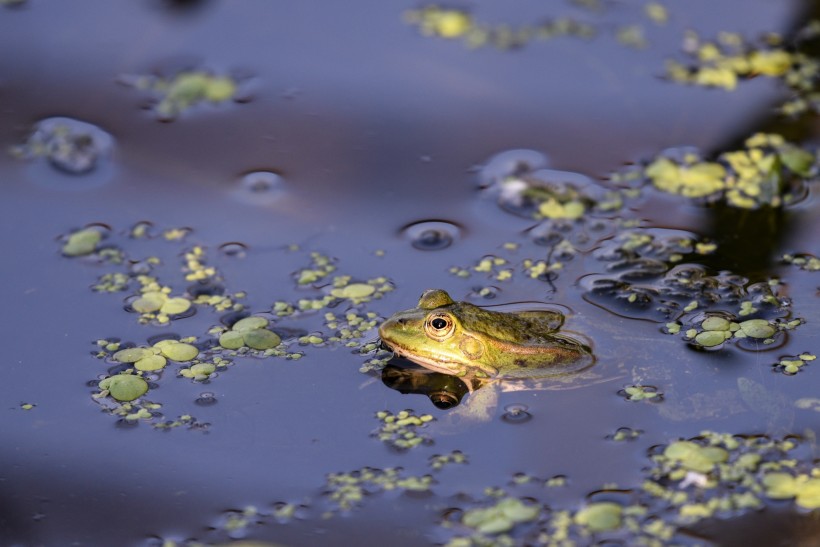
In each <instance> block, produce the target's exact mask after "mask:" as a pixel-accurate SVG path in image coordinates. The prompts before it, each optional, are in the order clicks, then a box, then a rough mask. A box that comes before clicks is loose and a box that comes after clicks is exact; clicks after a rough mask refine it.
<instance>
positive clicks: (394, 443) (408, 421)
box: [373, 409, 435, 450]
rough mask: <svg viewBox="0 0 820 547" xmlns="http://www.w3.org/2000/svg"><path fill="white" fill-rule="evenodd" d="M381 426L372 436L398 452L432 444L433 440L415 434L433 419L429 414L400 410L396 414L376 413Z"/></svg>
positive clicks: (387, 412) (384, 411)
mask: <svg viewBox="0 0 820 547" xmlns="http://www.w3.org/2000/svg"><path fill="white" fill-rule="evenodd" d="M376 418H378V419H379V420H380V421H381V422H382V425H381V427H379V429H377V430H376V431H374V432H373V436H374V437H376V438H378V439H379V440H380V441H382V442H383V443H385V444H387V445H388V446H391V447H393V448H396V449H399V450H406V449H408V448H413V447H415V446H419V445H420V444H422V443H424V444H432V442H433V440H432V439H431V438H430V437H428V436H426V435H421V434H419V433H418V432H417V429H419V428H421V427H424V425H425V424H426V423H428V422H432V421H433V420H434V419H435V418H433V416H431V415H430V414H421V415H418V416H417V415H416V414H414V413H413V411H412V410H409V409H408V410H402V411H401V412H399V413H398V414H395V415H394V414H393V413H391V412H389V411H386V410H382V411H380V412H377V413H376Z"/></svg>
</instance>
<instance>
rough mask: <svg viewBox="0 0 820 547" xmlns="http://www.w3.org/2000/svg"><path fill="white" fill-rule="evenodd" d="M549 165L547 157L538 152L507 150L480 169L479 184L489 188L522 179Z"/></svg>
mask: <svg viewBox="0 0 820 547" xmlns="http://www.w3.org/2000/svg"><path fill="white" fill-rule="evenodd" d="M547 165H549V159H548V158H547V156H546V155H545V154H542V153H541V152H538V151H536V150H527V149H520V150H506V151H504V152H500V153H498V154H496V155H494V156H492V157H491V158H490V159H489V160H487V161H486V162H485V163H484V165H482V166H481V167H480V168H479V169H478V184H479V187H481V188H488V187H490V186H493V185H494V184H497V183H499V182H501V181H503V180H505V179H508V178H511V177H520V176H523V175H525V174H527V173H531V172H532V171H535V170H537V169H542V168H544V167H546V166H547Z"/></svg>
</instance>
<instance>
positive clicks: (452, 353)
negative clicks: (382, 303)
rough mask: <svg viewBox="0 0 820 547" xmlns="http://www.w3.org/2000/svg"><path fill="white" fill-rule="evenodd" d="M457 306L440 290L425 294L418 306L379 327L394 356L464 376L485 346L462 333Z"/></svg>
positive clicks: (446, 372) (473, 366)
mask: <svg viewBox="0 0 820 547" xmlns="http://www.w3.org/2000/svg"><path fill="white" fill-rule="evenodd" d="M456 307H457V304H456V303H455V302H454V301H453V299H452V298H450V295H449V294H447V293H446V292H445V291H443V290H441V289H431V290H428V291H425V292H424V294H422V295H421V298H420V299H419V304H418V307H416V308H413V309H409V310H405V311H400V312H398V313H396V314H394V315H393V316H392V317H390V318H389V319H387V320H386V321H385V322H384V323H382V324H381V326H380V327H379V336H380V337H381V339H382V342H383V343H384V344H385V345H387V346H388V347H389V348H390V349H391V350H393V352H394V353H395V354H396V355H400V356H402V357H406V358H407V359H410V360H411V361H414V362H416V363H418V364H420V365H422V366H424V367H426V368H429V369H431V370H435V371H438V372H443V373H445V374H455V375H458V376H464V375H466V374H468V372H470V370H471V369H474V368H475V367H476V364H477V361H478V360H479V359H480V358H481V357H482V355H483V354H484V349H485V348H484V343H483V342H481V341H480V340H479V339H478V338H476V337H474V336H470V335H469V334H467V333H465V332H464V329H463V327H462V325H461V322H460V320H459V317H458V314H457V309H456Z"/></svg>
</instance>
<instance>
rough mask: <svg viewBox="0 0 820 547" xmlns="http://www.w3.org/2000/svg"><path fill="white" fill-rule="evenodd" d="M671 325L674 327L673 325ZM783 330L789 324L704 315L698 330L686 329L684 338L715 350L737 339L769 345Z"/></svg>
mask: <svg viewBox="0 0 820 547" xmlns="http://www.w3.org/2000/svg"><path fill="white" fill-rule="evenodd" d="M741 309H742V308H741ZM672 325H673V327H674V325H675V324H672ZM781 325H783V326H782V327H781ZM667 326H668V325H667ZM785 328H789V323H777V322H774V321H768V320H766V319H747V320H746V321H740V322H736V321H734V320H733V318H732V317H727V316H725V315H717V314H706V315H705V317H704V318H703V320H702V321H701V322H700V324H699V325H698V328H691V329H688V330H687V331H686V332H685V334H684V337H685V338H686V339H687V340H689V341H691V342H692V343H693V344H695V345H698V346H701V347H704V348H717V347H720V346H722V345H723V343H724V342H726V341H727V340H732V339H739V338H754V339H757V340H760V341H761V342H762V343H763V344H771V343H773V342H774V341H775V338H774V337H775V335H776V334H777V333H778V332H780V331H781V330H783V329H785ZM671 330H674V328H673V329H671ZM671 330H670V332H671Z"/></svg>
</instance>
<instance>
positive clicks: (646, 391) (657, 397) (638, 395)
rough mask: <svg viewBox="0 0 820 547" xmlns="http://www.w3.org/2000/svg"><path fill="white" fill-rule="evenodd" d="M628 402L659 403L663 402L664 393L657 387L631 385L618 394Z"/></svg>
mask: <svg viewBox="0 0 820 547" xmlns="http://www.w3.org/2000/svg"><path fill="white" fill-rule="evenodd" d="M618 394H620V395H621V396H622V397H625V398H626V400H627V401H652V402H653V403H657V402H660V401H662V400H663V393H661V392H660V391H658V388H657V387H655V386H644V385H631V386H625V387H624V388H623V389H622V390H620V391H619V392H618Z"/></svg>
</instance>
